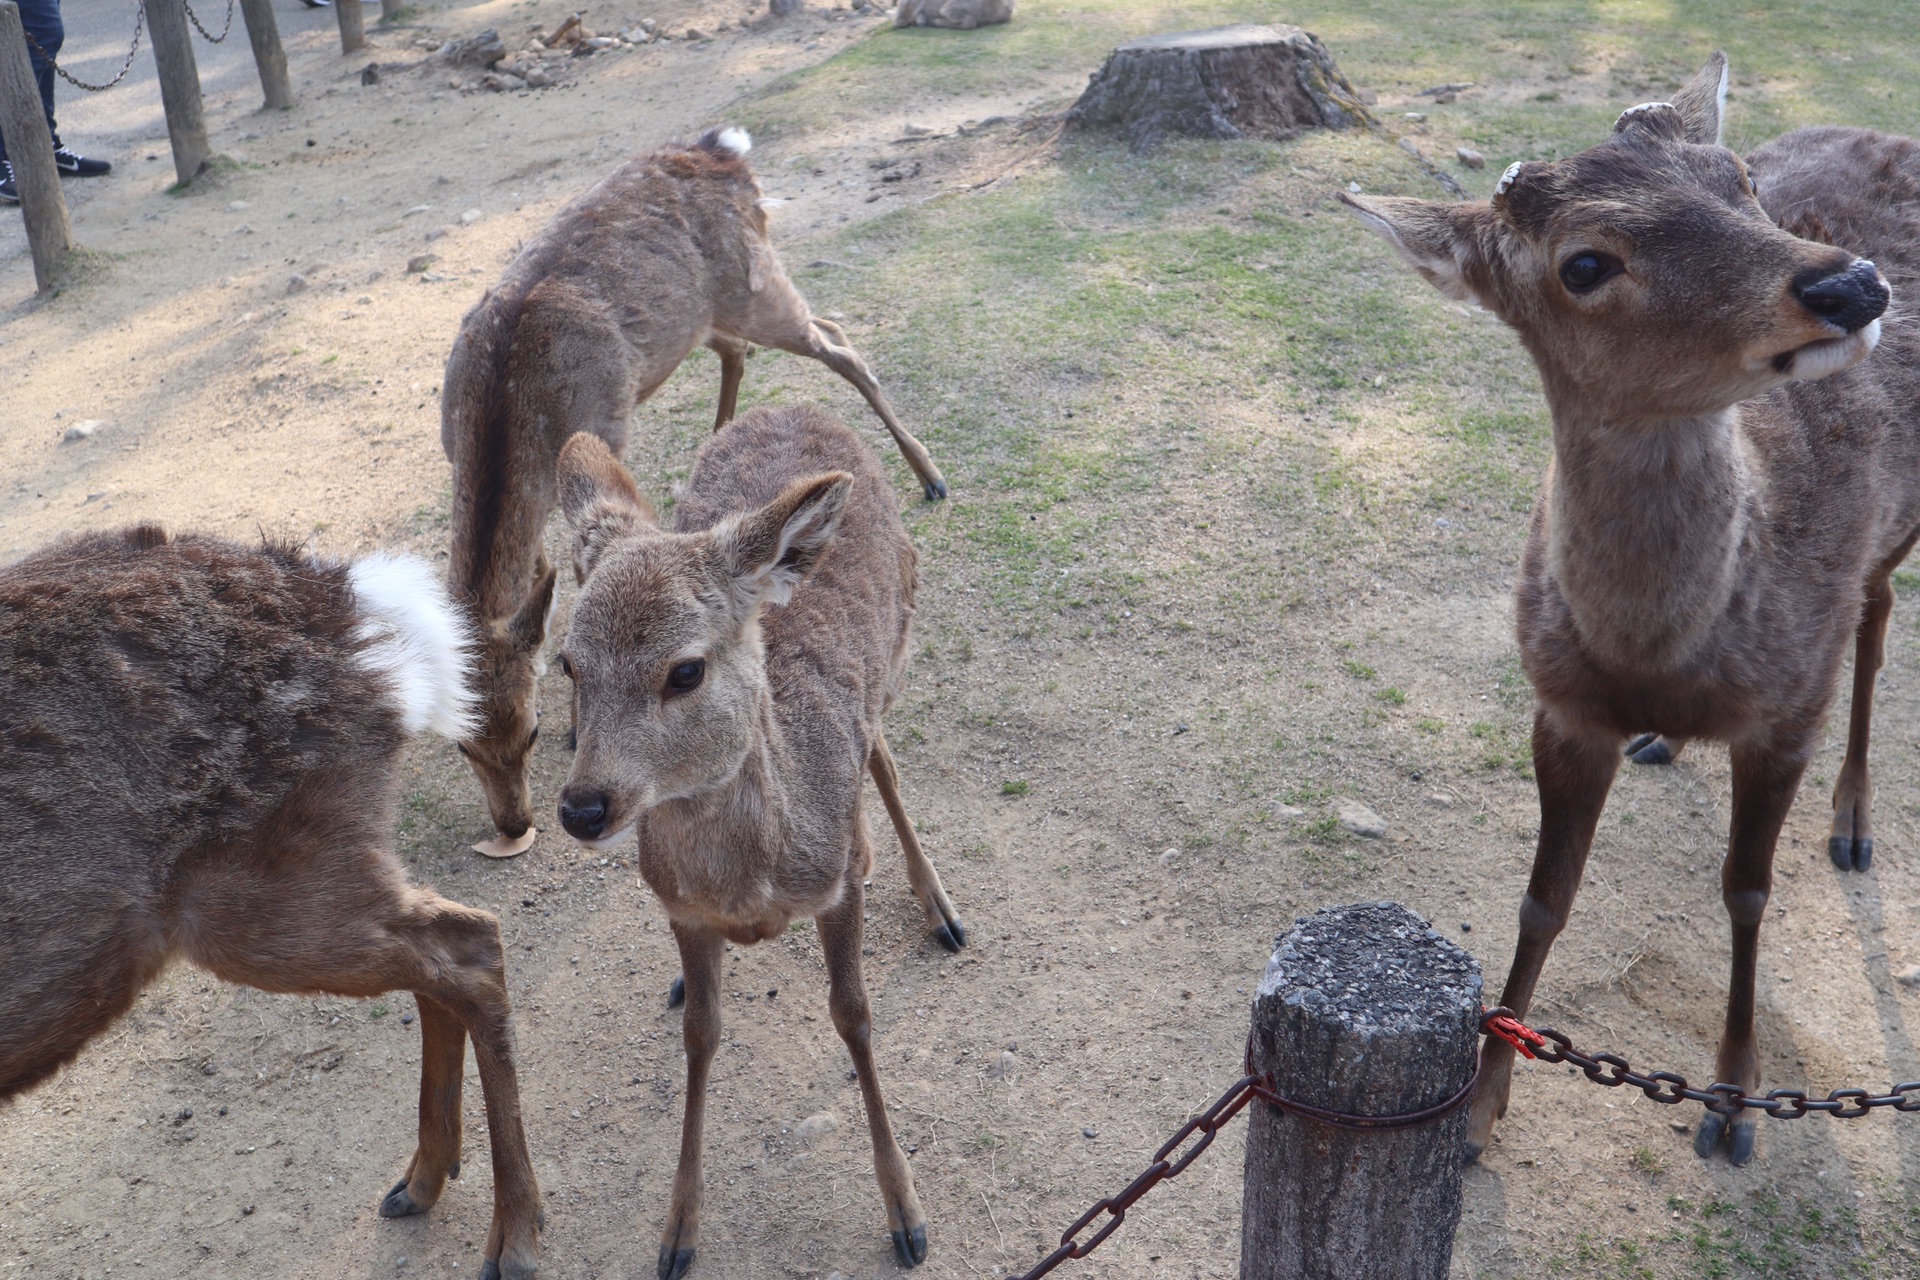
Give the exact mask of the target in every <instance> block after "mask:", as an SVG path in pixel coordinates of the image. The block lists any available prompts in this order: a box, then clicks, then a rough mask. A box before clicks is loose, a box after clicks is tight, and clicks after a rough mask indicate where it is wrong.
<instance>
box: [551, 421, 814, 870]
mask: <svg viewBox="0 0 1920 1280" xmlns="http://www.w3.org/2000/svg"><path fill="white" fill-rule="evenodd" d="M558 475H559V481H560V497H561V506H562V508H563V510H564V511H565V513H566V518H567V523H568V525H569V526H570V527H571V528H572V530H573V534H574V539H575V557H576V562H577V563H578V564H579V565H580V566H581V567H582V568H584V570H585V571H586V574H587V578H586V583H585V585H584V586H583V587H582V588H581V590H580V596H579V599H578V601H577V603H576V604H575V606H574V613H573V622H572V625H571V627H570V628H569V631H568V635H567V641H566V645H565V646H564V648H563V649H562V651H561V663H562V665H563V667H564V669H565V670H566V672H567V674H568V675H569V676H571V677H572V679H573V682H574V688H575V691H576V694H577V697H578V705H579V708H580V710H579V722H578V730H579V745H578V749H577V752H576V754H575V757H574V765H573V772H572V774H571V775H570V776H569V778H568V779H567V784H566V786H565V787H564V788H563V789H562V791H561V793H560V821H561V825H563V826H564V827H565V828H566V829H567V831H568V833H569V834H571V835H572V836H574V838H576V839H578V840H581V841H584V842H587V843H592V844H604V843H611V842H613V841H615V840H618V839H619V838H620V837H621V836H623V835H624V834H625V833H626V831H627V830H628V828H630V827H632V825H633V824H634V822H635V821H636V820H638V819H639V817H640V816H641V815H642V814H644V813H646V812H647V811H648V810H649V809H652V808H654V807H655V806H656V805H659V804H662V803H664V802H666V801H669V800H675V799H681V798H685V797H689V796H695V795H699V794H701V793H702V792H706V791H709V790H712V789H714V788H716V787H719V786H721V785H723V784H725V783H726V782H728V781H729V780H731V779H732V778H733V777H734V776H735V775H737V774H738V773H739V771H740V768H741V766H742V764H743V763H744V762H745V761H746V758H747V756H748V753H749V752H750V751H752V750H753V748H754V746H755V744H756V743H758V742H760V741H761V740H762V737H763V735H764V732H765V729H766V723H767V721H766V713H767V709H768V708H769V706H770V700H771V694H770V692H769V689H768V685H767V673H766V654H765V650H764V648H763V646H762V643H761V639H760V629H759V625H758V620H759V616H760V610H761V608H762V607H763V606H764V605H767V604H778V603H784V602H785V601H786V599H787V598H788V596H789V595H790V594H791V592H792V590H793V588H794V587H795V586H796V585H797V584H798V583H799V582H800V581H801V580H802V579H803V578H805V577H806V575H807V573H808V572H809V571H810V570H811V569H812V568H813V566H814V565H815V564H816V563H817V562H818V560H819V558H820V556H821V554H822V552H823V551H824V550H825V549H826V547H827V546H828V544H829V543H830V542H831V541H832V538H833V533H834V529H835V527H836V525H837V524H838V522H839V517H840V508H841V505H842V503H843V502H844V501H845V498H846V494H847V490H848V488H849V487H850V486H851V484H852V477H851V476H849V475H847V474H846V473H844V472H830V473H827V474H824V475H817V476H810V477H807V478H805V479H801V480H796V481H794V482H793V483H792V484H790V485H788V486H787V487H786V489H785V490H783V491H782V492H781V494H780V495H779V496H778V497H776V498H775V499H774V500H773V501H772V502H770V503H768V504H767V505H766V506H764V507H762V508H760V509H759V510H757V511H749V512H743V513H741V514H738V515H733V516H729V517H727V518H726V519H724V520H722V521H720V522H719V523H718V524H716V525H714V526H713V527H712V528H710V529H706V530H702V531H701V532H698V533H668V532H665V531H663V530H662V529H660V528H659V526H658V525H657V524H655V522H654V517H653V513H652V511H651V509H650V508H649V507H648V506H647V504H646V501H645V500H644V499H643V498H641V496H640V493H639V490H638V489H636V488H635V486H634V483H633V479H632V477H630V476H629V475H628V474H627V473H626V470H625V469H624V468H622V467H621V465H620V463H619V462H618V461H617V460H616V459H615V458H614V456H613V454H612V453H611V452H609V451H608V449H607V447H606V445H605V444H604V443H602V442H601V441H600V439H599V438H598V437H596V436H591V435H587V434H584V433H583V434H580V435H576V436H574V437H573V439H572V440H570V441H568V443H567V445H566V448H564V449H563V450H562V451H561V453H560V460H559V466H558Z"/></svg>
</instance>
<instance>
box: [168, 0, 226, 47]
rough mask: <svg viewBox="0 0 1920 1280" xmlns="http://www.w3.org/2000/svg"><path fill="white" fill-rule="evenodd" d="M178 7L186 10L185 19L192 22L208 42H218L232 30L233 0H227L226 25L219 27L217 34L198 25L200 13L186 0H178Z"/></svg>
mask: <svg viewBox="0 0 1920 1280" xmlns="http://www.w3.org/2000/svg"><path fill="white" fill-rule="evenodd" d="M180 7H181V8H183V9H185V10H186V11H187V21H188V22H191V23H192V24H193V26H194V29H195V30H196V31H198V32H199V33H200V34H201V35H202V36H204V37H206V41H207V43H208V44H219V43H220V42H221V41H223V40H225V39H226V38H227V36H228V35H229V34H230V33H231V32H232V31H233V0H227V25H226V26H224V27H222V28H220V34H219V35H215V34H213V32H211V31H209V30H207V29H206V28H205V27H203V26H201V25H200V15H199V14H197V13H195V12H194V11H193V6H192V5H190V4H188V3H187V2H186V0H180Z"/></svg>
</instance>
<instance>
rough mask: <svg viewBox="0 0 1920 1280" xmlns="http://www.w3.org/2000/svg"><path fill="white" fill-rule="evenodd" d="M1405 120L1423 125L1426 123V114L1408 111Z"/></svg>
mask: <svg viewBox="0 0 1920 1280" xmlns="http://www.w3.org/2000/svg"><path fill="white" fill-rule="evenodd" d="M1407 119H1409V120H1411V121H1412V122H1413V123H1415V124H1425V123H1426V122H1427V113H1426V112H1424V111H1409V112H1407Z"/></svg>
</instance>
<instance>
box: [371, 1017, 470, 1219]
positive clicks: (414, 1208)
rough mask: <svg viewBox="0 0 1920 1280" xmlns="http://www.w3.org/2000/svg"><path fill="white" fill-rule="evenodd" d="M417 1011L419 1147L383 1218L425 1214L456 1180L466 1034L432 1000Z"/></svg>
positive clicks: (384, 1203)
mask: <svg viewBox="0 0 1920 1280" xmlns="http://www.w3.org/2000/svg"><path fill="white" fill-rule="evenodd" d="M414 1000H415V1002H416V1003H417V1004H418V1005H419V1007H420V1145H419V1146H418V1147H417V1148H416V1149H415V1150H414V1153H413V1159H412V1160H411V1161H409V1162H408V1163H407V1171H406V1173H405V1174H403V1175H402V1176H401V1178H400V1181H398V1182H396V1183H394V1184H393V1189H392V1190H391V1191H389V1192H387V1196H386V1199H384V1200H382V1201H381V1202H380V1216H381V1217H383V1218H404V1217H407V1216H409V1215H411V1214H416V1213H425V1212H426V1211H427V1210H429V1209H431V1208H433V1206H434V1204H435V1203H436V1202H438V1201H439V1199H440V1193H441V1191H443V1190H444V1189H445V1188H446V1185H447V1179H449V1178H457V1177H459V1176H460V1087H461V1076H462V1075H463V1071H462V1068H464V1067H465V1066H466V1062H467V1029H466V1028H465V1027H464V1026H462V1025H461V1024H460V1019H459V1018H457V1017H455V1016H454V1014H453V1011H452V1010H451V1009H448V1008H447V1007H446V1006H445V1005H442V1004H441V1003H439V1002H438V1001H437V1000H435V999H433V997H431V996H416V997H414Z"/></svg>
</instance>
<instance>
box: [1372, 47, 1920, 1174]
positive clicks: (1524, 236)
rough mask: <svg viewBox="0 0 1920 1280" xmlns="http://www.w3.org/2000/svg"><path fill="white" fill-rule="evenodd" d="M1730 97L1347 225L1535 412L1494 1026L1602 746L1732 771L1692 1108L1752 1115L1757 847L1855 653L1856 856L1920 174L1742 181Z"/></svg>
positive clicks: (1900, 532)
mask: <svg viewBox="0 0 1920 1280" xmlns="http://www.w3.org/2000/svg"><path fill="white" fill-rule="evenodd" d="M1726 84H1727V66H1726V60H1725V58H1724V57H1722V56H1721V55H1719V54H1716V55H1714V57H1713V59H1712V60H1711V61H1710V62H1709V63H1708V64H1707V66H1706V68H1705V70H1704V71H1702V72H1701V74H1700V75H1699V76H1697V77H1696V78H1695V79H1694V80H1693V81H1692V82H1691V83H1689V84H1688V85H1687V86H1686V87H1685V88H1684V89H1683V90H1682V91H1681V92H1680V93H1679V94H1678V95H1677V96H1676V97H1675V98H1674V100H1673V101H1672V102H1670V103H1649V104H1646V105H1644V106H1639V107H1635V108H1632V109H1631V110H1629V111H1627V112H1626V113H1625V114H1623V115H1622V116H1621V117H1620V118H1619V120H1618V122H1617V123H1616V124H1615V125H1614V129H1613V133H1612V136H1610V137H1609V138H1608V139H1607V140H1606V141H1605V142H1603V143H1601V144H1600V145H1599V146H1597V147H1594V148H1592V149H1591V150H1588V151H1584V152H1582V153H1580V154H1579V155H1577V156H1573V157H1571V158H1569V159H1565V160H1559V161H1554V162H1551V163H1527V164H1517V165H1515V166H1513V167H1512V168H1511V169H1509V170H1508V171H1507V172H1506V174H1505V175H1504V176H1503V177H1502V178H1501V180H1500V183H1499V186H1498V189H1497V192H1496V194H1495V196H1494V198H1493V199H1492V200H1491V201H1490V202H1477V203H1465V204H1436V203H1430V202H1427V201H1422V200H1410V199H1392V198H1383V197H1352V198H1348V197H1345V196H1343V197H1342V198H1343V199H1346V200H1347V203H1348V204H1350V205H1352V206H1353V207H1354V208H1355V210H1357V211H1358V213H1359V214H1360V216H1361V218H1362V219H1363V220H1364V221H1365V222H1366V223H1367V224H1368V225H1369V226H1371V227H1372V228H1373V229H1374V230H1376V231H1377V232H1379V233H1380V234H1381V235H1382V236H1384V237H1385V238H1386V239H1387V240H1388V241H1389V242H1390V243H1391V244H1392V245H1393V246H1394V248H1395V249H1397V250H1398V251H1399V253H1400V254H1401V256H1402V257H1404V258H1405V259H1406V260H1407V261H1408V262H1409V263H1411V264H1412V265H1413V266H1414V268H1415V269H1416V270H1418V271H1419V272H1420V273H1421V274H1422V275H1423V276H1425V277H1426V279H1427V280H1428V281H1430V282H1431V283H1432V284H1434V285H1435V286H1436V287H1437V288H1439V289H1440V290H1441V291H1442V292H1444V293H1446V294H1448V295H1449V296H1451V297H1454V298H1459V299H1463V300H1469V301H1473V302H1476V303H1478V304H1480V305H1481V306H1483V307H1486V308H1487V309H1489V310H1491V311H1493V312H1494V313H1495V314H1496V315H1498V316H1499V317H1500V318H1501V319H1502V320H1504V321H1506V322H1507V323H1508V324H1509V325H1511V326H1512V327H1513V328H1514V329H1515V330H1516V331H1518V333H1519V334H1520V338H1521V340H1522V341H1523V342H1524V343H1525V344H1526V347H1527V350H1528V351H1529V352H1530V353H1531V354H1532V356H1533V359H1534V363H1535V364H1536V366H1537V367H1538V368H1539V371H1540V378H1541V382H1542V385H1543V387H1544V389H1545V392H1546V397H1547V402H1548V404H1549V406H1550V407H1551V409H1552V413H1553V452H1554V456H1553V467H1552V470H1551V472H1550V473H1549V475H1548V477H1547V480H1546V483H1545V486H1544V487H1543V489H1542V491H1541V494H1540V497H1539V501H1538V503H1537V504H1536V506H1535V509H1534V514H1533V519H1532V522H1531V525H1530V527H1529V530H1528V535H1527V543H1526V548H1525V551H1524V553H1523V556H1522V561H1521V568H1520V574H1519V577H1518V580H1517V583H1516V587H1515V605H1516V608H1515V615H1516V629H1517V631H1518V637H1519V643H1520V651H1521V656H1522V659H1523V661H1524V663H1525V665H1526V669H1527V673H1528V675H1529V677H1530V678H1531V680H1532V682H1533V686H1534V690H1535V694H1536V699H1537V705H1536V713H1535V720H1534V735H1533V757H1534V768H1535V774H1536V777H1537V779H1538V785H1539V792H1540V811H1541V822H1540V838H1539V847H1538V852H1537V854H1536V856H1535V860H1534V867H1533V876H1532V880H1531V882H1530V884H1529V886H1528V890H1527V896H1526V899H1525V902H1524V903H1523V905H1522V908H1521V913H1520V942H1519V947H1518V950H1517V952H1516V953H1515V956H1514V961H1513V967H1512V970H1511V972H1510V974H1509V976H1508V979H1507V985H1506V989H1505V991H1504V993H1503V995H1502V997H1501V1000H1502V1003H1504V1004H1506V1005H1508V1006H1510V1007H1512V1008H1514V1009H1516V1010H1518V1011H1522V1012H1524V1011H1525V1009H1526V1008H1527V1006H1528V1003H1529V1002H1530V1000H1531V998H1532V995H1533V991H1534V985H1535V982H1536V980H1537V978H1538V977H1539V974H1540V969H1541V966H1542V964H1543V963H1544V962H1545V959H1546V955H1547V950H1548V948H1549V947H1550V946H1551V945H1552V942H1553V939H1554V938H1555V936H1556V935H1557V934H1558V933H1559V932H1560V930H1561V929H1562V928H1563V927H1564V925H1565V924H1566V920H1567V915H1568V912H1569V911H1570V909H1571V907H1572V905H1573V897H1574V892H1575V890H1576V888H1577V887H1578V885H1579V883H1580V878H1581V874H1582V870H1583V868H1584V866H1585V863H1586V859H1587V854H1588V851H1589V849H1590V848H1591V845H1592V841H1593V835H1594V829H1595V826H1596V824H1597V822H1598V820H1599V817H1600V811H1601V808H1602V806H1603V805H1604V804H1605V801H1606V796H1607V792H1608V790H1609V788H1610V787H1611V785H1612V780H1613V777H1614V773H1615V771H1616V769H1617V767H1618V764H1619V761H1620V758H1621V744H1622V743H1623V742H1624V741H1626V740H1627V739H1628V738H1629V737H1630V736H1631V735H1634V734H1635V733H1638V732H1640V731H1642V730H1652V731H1654V733H1656V734H1660V735H1664V738H1665V739H1666V740H1667V741H1671V742H1673V743H1680V742H1684V741H1685V740H1686V739H1687V738H1690V737H1707V738H1714V739H1718V740H1722V741H1725V742H1726V743H1727V744H1728V746H1729V749H1730V752H1731V756H1732V767H1733V819H1732V829H1731V832H1730V835H1729V840H1728V848H1727V856H1726V860H1725V863H1724V864H1723V869H1722V886H1723V896H1724V899H1725V902H1726V907H1727V911H1728V914H1729V916H1730V917H1731V920H1732V953H1733V954H1732V961H1733V963H1732V978H1731V983H1730V990H1729V994H1728V1003H1727V1014H1726V1023H1725V1027H1724V1029H1723V1032H1722V1035H1721V1039H1720V1048H1719V1053H1718V1056H1717V1059H1716V1064H1715V1069H1716V1077H1715V1078H1716V1079H1717V1080H1720V1081H1725V1082H1728V1083H1731V1084H1734V1085H1738V1086H1739V1087H1741V1088H1743V1089H1747V1090H1753V1089H1756V1088H1757V1087H1758V1085H1759V1082H1760V1069H1759V1054H1758V1048H1757V1045H1756V1043H1755V1037H1754V999H1755V996H1754V977H1755V967H1756V963H1757V952H1758V945H1759V929H1760V921H1761V918H1762V916H1763V914H1764V911H1765V907H1766V902H1767V896H1768V892H1769V888H1770V885H1771V881H1772V862H1773V852H1774V846H1775V843H1776V841H1777V840H1778V837H1779V833H1780V827H1781V824H1782V822H1783V821H1784V820H1785V818H1786V814H1787V811H1788V809H1789V808H1790V806H1791V805H1792V802H1793V798H1794V795H1795V792H1796V791H1797V789H1798V787H1799V783H1800V778H1801V774H1802V772H1803V771H1804V769H1805V767H1806V764H1807V760H1808V758H1809V757H1810V755H1811V754H1812V752H1813V750H1814V748H1815V747H1816V746H1817V745H1818V736H1819V733H1820V728H1821V724H1822V721H1823V720H1824V718H1825V716H1826V714H1827V710H1828V707H1829V704H1830V703H1831V702H1832V699H1833V694H1834V690H1835V686H1836V684H1837V681H1838V677H1839V673H1840V669H1841V665H1842V662H1843V660H1844V658H1845V654H1846V649H1847V646H1848V644H1849V643H1850V642H1851V643H1853V644H1854V645H1855V646H1856V649H1857V661H1856V667H1855V679H1854V691H1853V707H1852V724H1851V729H1850V733H1849V736H1848V744H1847V756H1846V761H1845V764H1844V766H1843V767H1842V769H1841V772H1840V778H1839V782H1838V785H1837V786H1836V788H1835V794H1834V808H1835V812H1834V820H1833V828H1832V836H1831V840H1830V844H1829V848H1830V852H1831V854H1832V856H1833V860H1834V862H1835V863H1836V864H1837V865H1838V866H1839V867H1841V868H1842V869H1844V870H1850V871H1865V870H1866V869H1867V867H1868V863H1869V860H1870V858H1871V856H1872V848H1873V842H1872V825H1871V815H1870V811H1869V804H1870V800H1871V786H1870V784H1869V781H1868V775H1867V739H1868V726H1869V720H1870V716H1871V711H1872V699H1873V681H1874V674H1875V672H1877V670H1878V669H1879V666H1880V662H1881V653H1882V646H1883V641H1884V638H1885V635H1886V626H1887V618H1888V614H1889V611H1890V610H1891V608H1892V604H1893V590H1892V585H1891V577H1892V573H1893V570H1894V568H1895V566H1897V565H1898V564H1899V563H1900V561H1901V560H1902V559H1903V558H1904V557H1905V556H1906V554H1907V552H1908V551H1909V550H1910V549H1911V548H1912V546H1913V544H1914V541H1915V538H1916V536H1920V361H1917V360H1916V357H1917V356H1920V350H1917V349H1916V339H1915V335H1914V332H1913V330H1912V329H1911V328H1910V327H1907V326H1904V325H1889V326H1887V327H1886V328H1885V329H1883V328H1882V325H1881V317H1882V315H1883V314H1884V313H1885V312H1886V311H1887V308H1888V305H1889V302H1890V298H1891V296H1892V295H1891V291H1890V289H1889V285H1888V279H1889V278H1890V279H1891V280H1892V281H1893V282H1894V283H1895V284H1896V285H1897V286H1898V287H1899V288H1900V289H1902V290H1910V289H1911V288H1912V287H1913V285H1914V282H1915V277H1916V270H1917V269H1920V220H1917V219H1916V214H1915V212H1914V211H1915V209H1916V201H1920V145H1916V144H1915V143H1914V142H1913V141H1911V140H1909V139H1905V138H1898V137H1891V136H1888V135H1884V134H1878V133H1873V132H1870V131H1867V130H1860V129H1840V128H1821V129H1806V130H1800V131H1798V132H1795V133H1791V134H1788V135H1786V136H1785V137H1783V138H1780V139H1778V140H1776V141H1774V142H1772V143H1769V144H1768V145H1766V146H1764V147H1762V148H1760V149H1759V150H1758V151H1756V152H1754V153H1753V154H1752V155H1750V156H1748V157H1746V158H1745V159H1744V160H1743V159H1742V158H1741V157H1739V156H1736V155H1735V154H1734V153H1732V152H1731V151H1728V150H1726V149H1724V148H1723V147H1721V146H1720V145H1719V141H1720V133H1721V118H1722V111H1723V107H1724V103H1725V95H1726ZM1876 263H1878V266H1876V265H1875V264H1876ZM1883 272H1884V275H1883V274H1882V273H1883ZM1654 745H1655V746H1661V747H1664V743H1659V744H1654ZM1647 747H1648V738H1647V737H1646V736H1642V737H1640V738H1637V739H1635V740H1634V741H1633V742H1632V744H1631V746H1630V748H1629V749H1633V750H1641V749H1646V748H1647ZM1636 758H1641V759H1648V758H1656V759H1657V758H1660V757H1658V756H1651V755H1642V756H1638V757H1636ZM1487 1052H1488V1054H1489V1058H1488V1069H1487V1070H1486V1071H1485V1073H1484V1074H1483V1075H1482V1077H1481V1081H1480V1085H1479V1089H1478V1093H1477V1095H1476V1098H1475V1103H1474V1113H1473V1127H1472V1131H1471V1138H1470V1142H1471V1149H1472V1153H1473V1154H1478V1152H1479V1151H1480V1150H1482V1149H1483V1148H1484V1147H1485V1145H1486V1143H1487V1141H1488V1140H1489V1137H1490V1135H1491V1132H1492V1129H1493V1125H1494V1122H1495V1120H1496V1119H1497V1118H1498V1116H1499V1115H1500V1114H1501V1113H1502V1112H1504V1110H1505V1108H1506V1101H1507V1096H1508V1091H1509V1087H1510V1084H1511V1072H1512V1063H1513V1054H1512V1050H1511V1049H1510V1048H1508V1047H1507V1046H1506V1045H1505V1044H1504V1043H1492V1042H1490V1043H1489V1045H1488V1049H1487ZM1753 1140H1754V1113H1753V1112H1751V1111H1748V1112H1744V1113H1742V1114H1741V1115H1740V1116H1737V1117H1735V1118H1734V1119H1733V1120H1732V1121H1731V1123H1729V1121H1728V1119H1727V1117H1725V1116H1723V1115H1720V1114H1718V1113H1710V1114H1708V1115H1707V1116H1706V1117H1704V1119H1703V1121H1702V1123H1701V1126H1700V1129H1699V1131H1698V1134H1697V1138H1696V1142H1695V1149H1696V1150H1697V1151H1698V1152H1699V1153H1700V1154H1701V1155H1703V1156H1705V1155H1709V1154H1711V1153H1712V1152H1713V1151H1714V1150H1715V1149H1716V1148H1717V1147H1719V1146H1720V1145H1721V1144H1722V1143H1723V1142H1724V1143H1725V1144H1727V1146H1728V1150H1729V1153H1730V1155H1731V1158H1732V1160H1733V1161H1734V1163H1736V1164H1739V1163H1744V1162H1745V1161H1747V1160H1748V1159H1750V1158H1751V1156H1752V1152H1753Z"/></svg>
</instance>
